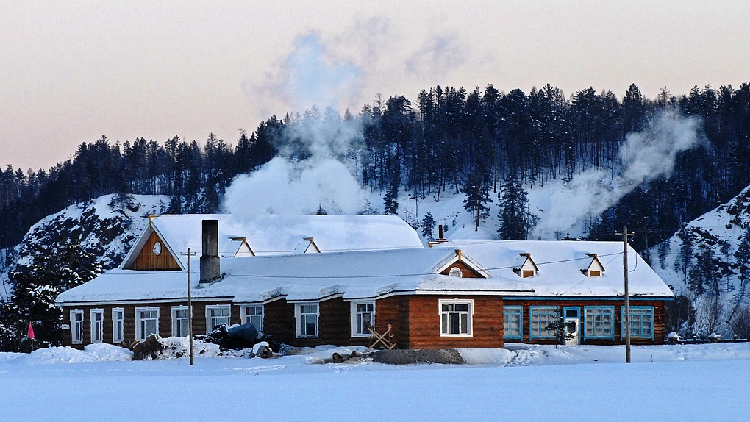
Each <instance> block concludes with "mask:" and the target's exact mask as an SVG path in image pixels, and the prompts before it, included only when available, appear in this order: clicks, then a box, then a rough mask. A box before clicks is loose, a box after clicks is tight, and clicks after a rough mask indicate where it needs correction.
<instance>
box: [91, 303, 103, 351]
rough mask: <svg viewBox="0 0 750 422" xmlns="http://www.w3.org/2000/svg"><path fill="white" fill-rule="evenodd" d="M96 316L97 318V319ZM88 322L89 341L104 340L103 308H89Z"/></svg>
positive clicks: (99, 341) (98, 341)
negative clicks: (89, 322)
mask: <svg viewBox="0 0 750 422" xmlns="http://www.w3.org/2000/svg"><path fill="white" fill-rule="evenodd" d="M97 318H99V319H98V320H97ZM89 320H90V321H91V324H89V329H90V331H91V332H90V334H91V343H101V342H103V341H104V309H91V310H89Z"/></svg>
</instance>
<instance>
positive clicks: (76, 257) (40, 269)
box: [9, 243, 102, 344]
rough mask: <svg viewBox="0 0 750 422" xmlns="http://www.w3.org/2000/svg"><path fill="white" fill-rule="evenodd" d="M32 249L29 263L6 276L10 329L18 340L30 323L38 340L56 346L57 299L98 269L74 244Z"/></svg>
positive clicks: (86, 279) (58, 337)
mask: <svg viewBox="0 0 750 422" xmlns="http://www.w3.org/2000/svg"><path fill="white" fill-rule="evenodd" d="M35 246H36V249H35V250H33V251H32V252H31V253H32V260H31V263H30V264H28V265H26V266H23V267H19V268H17V269H16V270H15V271H13V272H11V274H10V277H11V280H12V281H13V282H14V284H15V287H14V289H13V295H12V297H11V304H12V305H11V309H10V310H9V314H10V317H11V318H13V319H14V321H15V323H14V327H12V329H11V330H12V331H13V332H14V335H15V337H16V338H20V337H22V336H23V335H25V334H26V331H25V328H26V327H28V323H29V322H32V323H33V324H34V332H35V334H36V337H37V339H38V341H40V342H48V343H51V344H57V343H59V341H60V339H61V337H60V335H61V331H60V323H61V321H62V314H61V311H60V308H58V307H57V306H55V300H56V299H57V296H58V295H59V294H60V293H62V292H64V291H65V290H68V289H70V288H72V287H76V286H79V285H81V284H83V283H85V282H87V281H89V280H91V279H93V278H94V277H96V275H97V274H100V273H101V272H102V268H101V265H99V264H98V263H97V262H96V260H95V258H96V257H95V256H94V255H93V254H92V253H88V252H85V251H83V250H82V249H81V247H80V244H78V243H68V244H65V245H63V246H62V247H60V248H53V247H49V246H43V245H41V244H37V245H35Z"/></svg>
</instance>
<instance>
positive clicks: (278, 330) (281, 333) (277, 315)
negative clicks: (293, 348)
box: [263, 299, 297, 344]
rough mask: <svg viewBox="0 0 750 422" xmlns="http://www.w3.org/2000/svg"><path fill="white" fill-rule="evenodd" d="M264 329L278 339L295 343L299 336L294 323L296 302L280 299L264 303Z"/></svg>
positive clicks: (282, 341) (286, 342) (287, 342)
mask: <svg viewBox="0 0 750 422" xmlns="http://www.w3.org/2000/svg"><path fill="white" fill-rule="evenodd" d="M263 331H264V333H265V334H268V335H270V336H272V337H273V338H274V339H275V340H276V341H278V342H281V343H285V344H294V340H295V339H296V337H297V333H296V331H295V325H294V304H293V303H289V302H287V301H286V299H278V300H274V301H272V302H268V303H266V304H264V305H263Z"/></svg>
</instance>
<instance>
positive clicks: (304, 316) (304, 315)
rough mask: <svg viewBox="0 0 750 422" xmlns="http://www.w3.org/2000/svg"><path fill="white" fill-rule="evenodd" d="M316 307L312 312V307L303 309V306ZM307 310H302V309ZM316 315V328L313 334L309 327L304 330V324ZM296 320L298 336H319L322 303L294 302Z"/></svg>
mask: <svg viewBox="0 0 750 422" xmlns="http://www.w3.org/2000/svg"><path fill="white" fill-rule="evenodd" d="M311 306H314V307H315V312H311V311H312V309H303V307H311ZM303 310H304V311H307V312H302V311H303ZM313 316H314V322H313V324H314V330H313V333H312V334H311V333H310V332H309V331H308V330H307V327H306V328H305V329H304V330H303V328H302V327H303V326H306V325H307V324H309V323H310V321H308V320H309V319H310V318H312V317H313ZM294 321H295V324H294V325H295V326H296V327H297V328H296V331H297V338H317V337H318V335H319V334H318V333H319V328H320V304H319V303H318V302H303V303H295V304H294Z"/></svg>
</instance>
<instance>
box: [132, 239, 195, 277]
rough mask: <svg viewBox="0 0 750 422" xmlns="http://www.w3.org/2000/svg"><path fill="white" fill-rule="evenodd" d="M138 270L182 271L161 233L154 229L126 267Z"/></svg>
mask: <svg viewBox="0 0 750 422" xmlns="http://www.w3.org/2000/svg"><path fill="white" fill-rule="evenodd" d="M124 268H125V269H127V270H137V271H180V270H181V268H180V265H179V264H178V263H177V260H176V259H175V257H174V256H173V255H172V252H171V251H170V250H169V248H167V247H166V244H165V243H164V241H163V240H162V239H161V237H159V235H158V234H157V233H156V232H155V231H152V232H151V235H149V237H148V239H147V240H146V242H145V243H144V244H143V247H141V249H140V250H139V251H138V253H137V254H136V257H135V259H134V260H133V261H132V262H131V263H129V264H128V265H127V266H126V267H124Z"/></svg>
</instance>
